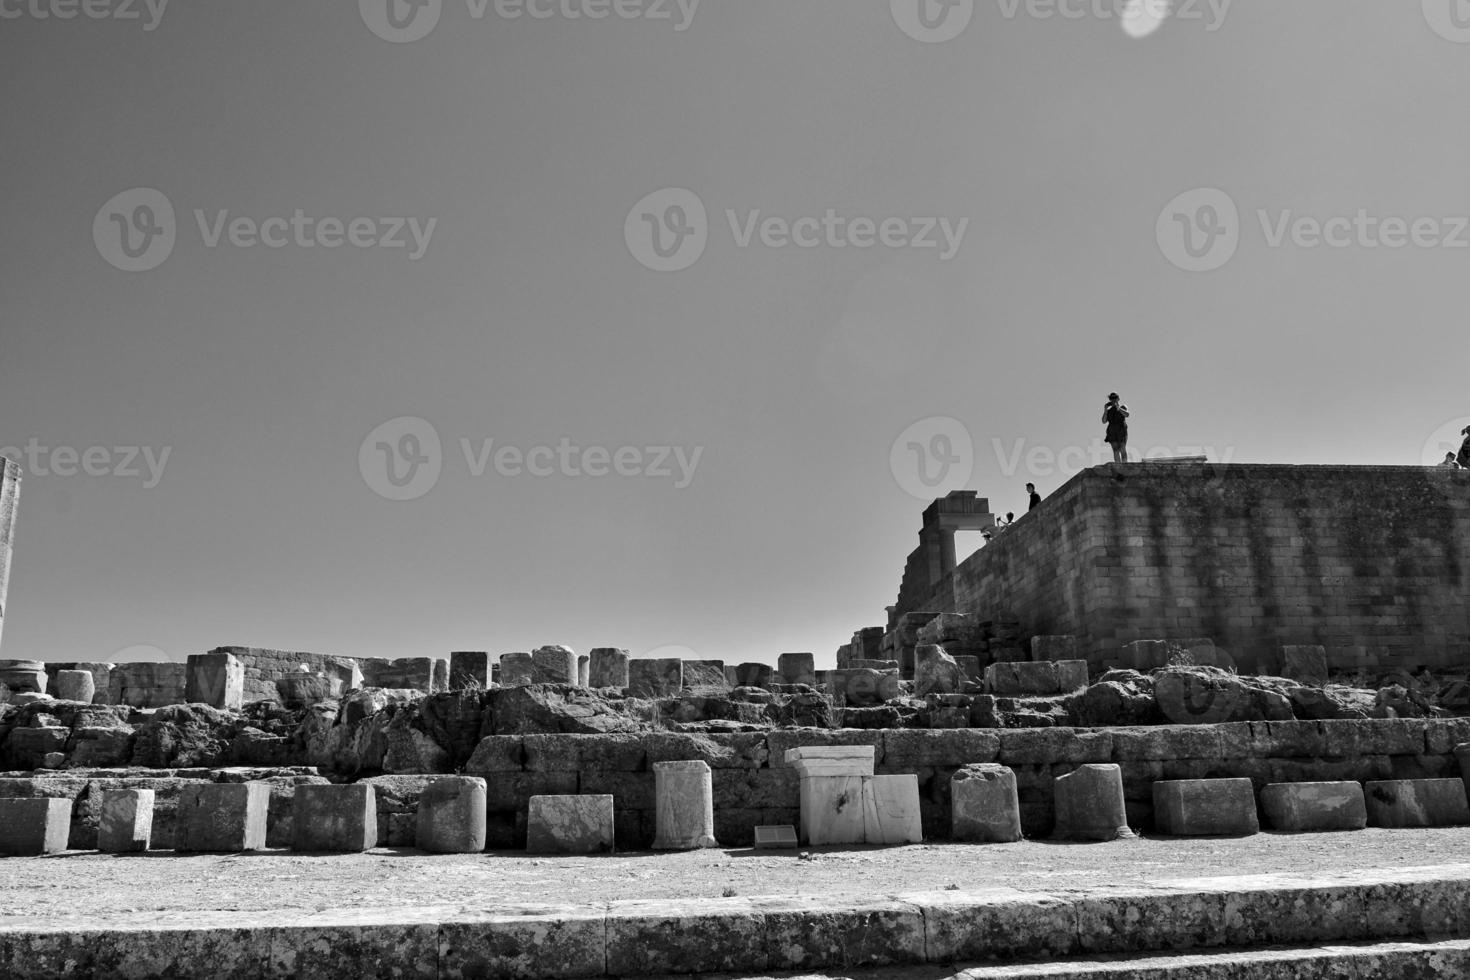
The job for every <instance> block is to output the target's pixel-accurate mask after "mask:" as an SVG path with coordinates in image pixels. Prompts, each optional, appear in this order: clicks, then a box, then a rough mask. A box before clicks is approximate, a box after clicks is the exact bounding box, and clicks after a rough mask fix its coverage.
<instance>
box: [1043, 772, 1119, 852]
mask: <svg viewBox="0 0 1470 980" xmlns="http://www.w3.org/2000/svg"><path fill="white" fill-rule="evenodd" d="M1054 793H1055V805H1056V829H1055V831H1054V836H1056V837H1058V838H1061V839H1063V840H1100V841H1106V840H1117V839H1118V838H1120V837H1132V836H1133V832H1132V831H1131V830H1129V829H1128V815H1127V808H1126V806H1125V805H1124V803H1123V771H1122V770H1121V769H1120V768H1119V767H1118V766H1116V765H1097V764H1089V765H1085V766H1079V767H1078V768H1077V769H1075V770H1073V771H1072V772H1069V773H1067V774H1066V775H1063V776H1058V777H1057V778H1056V782H1055V785H1054Z"/></svg>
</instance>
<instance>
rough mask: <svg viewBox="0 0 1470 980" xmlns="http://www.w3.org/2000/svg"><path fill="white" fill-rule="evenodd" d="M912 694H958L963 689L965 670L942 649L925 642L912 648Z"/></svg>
mask: <svg viewBox="0 0 1470 980" xmlns="http://www.w3.org/2000/svg"><path fill="white" fill-rule="evenodd" d="M914 658H915V659H914V696H915V697H921V698H922V697H926V696H927V695H930V694H959V693H960V692H962V691H964V689H965V671H964V669H963V668H961V667H960V665H959V664H958V663H957V662H956V661H955V659H954V658H953V657H951V656H950V655H949V654H948V653H946V652H945V651H944V648H943V647H941V646H938V645H936V644H932V643H925V644H922V645H920V646H918V647H917V648H915V650H914Z"/></svg>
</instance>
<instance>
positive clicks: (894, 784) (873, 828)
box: [863, 773, 924, 844]
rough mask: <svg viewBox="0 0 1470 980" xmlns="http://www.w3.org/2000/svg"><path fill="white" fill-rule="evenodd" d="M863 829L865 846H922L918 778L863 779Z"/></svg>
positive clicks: (901, 776) (876, 777)
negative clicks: (867, 844) (919, 844)
mask: <svg viewBox="0 0 1470 980" xmlns="http://www.w3.org/2000/svg"><path fill="white" fill-rule="evenodd" d="M863 826H864V836H865V839H866V840H867V842H868V843H869V844H918V843H922V842H923V840H924V828H923V825H922V823H921V822H920V820H919V777H918V776H915V775H913V774H912V773H908V774H905V775H899V776H872V777H869V778H867V779H865V780H863Z"/></svg>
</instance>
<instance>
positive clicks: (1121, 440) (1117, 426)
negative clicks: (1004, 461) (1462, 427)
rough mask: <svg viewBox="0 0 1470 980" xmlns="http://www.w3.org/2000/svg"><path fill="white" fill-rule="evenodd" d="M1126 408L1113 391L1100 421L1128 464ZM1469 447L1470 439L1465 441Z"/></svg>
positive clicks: (1116, 455) (1116, 459) (1118, 458)
mask: <svg viewBox="0 0 1470 980" xmlns="http://www.w3.org/2000/svg"><path fill="white" fill-rule="evenodd" d="M1128 415H1129V412H1128V406H1127V405H1124V404H1123V403H1122V402H1121V401H1120V400H1119V398H1118V393H1117V392H1116V391H1115V392H1113V393H1112V394H1111V395H1108V401H1107V404H1106V405H1104V406H1103V414H1102V420H1103V424H1104V425H1106V426H1107V427H1108V430H1107V433H1106V434H1105V435H1104V436H1103V439H1104V441H1106V442H1107V444H1108V445H1109V446H1112V447H1113V462H1115V463H1126V462H1128ZM1466 445H1470V439H1467V440H1466Z"/></svg>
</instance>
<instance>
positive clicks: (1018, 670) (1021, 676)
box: [985, 660, 1086, 697]
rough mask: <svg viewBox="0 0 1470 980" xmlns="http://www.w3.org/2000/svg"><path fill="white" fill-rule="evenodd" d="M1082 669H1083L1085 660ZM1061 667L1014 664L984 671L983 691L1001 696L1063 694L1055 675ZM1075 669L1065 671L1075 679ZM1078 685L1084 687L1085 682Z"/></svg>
mask: <svg viewBox="0 0 1470 980" xmlns="http://www.w3.org/2000/svg"><path fill="white" fill-rule="evenodd" d="M1083 663H1084V667H1085V661H1084V662H1083ZM1061 667H1062V665H1061V664H1057V663H1052V662H1051V661H1042V662H1034V661H1025V660H1020V661H1014V662H1011V663H996V664H991V665H990V666H989V667H986V668H985V690H986V691H987V692H988V693H990V694H995V695H999V696H1002V697H1021V696H1026V695H1035V696H1046V695H1052V694H1062V693H1064V692H1063V690H1062V686H1061V680H1060V676H1059V671H1060V668H1061ZM1075 670H1076V668H1069V672H1071V674H1072V676H1073V678H1074V679H1075ZM1080 686H1084V687H1085V686H1086V682H1085V681H1084V683H1083V684H1082V685H1080Z"/></svg>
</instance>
